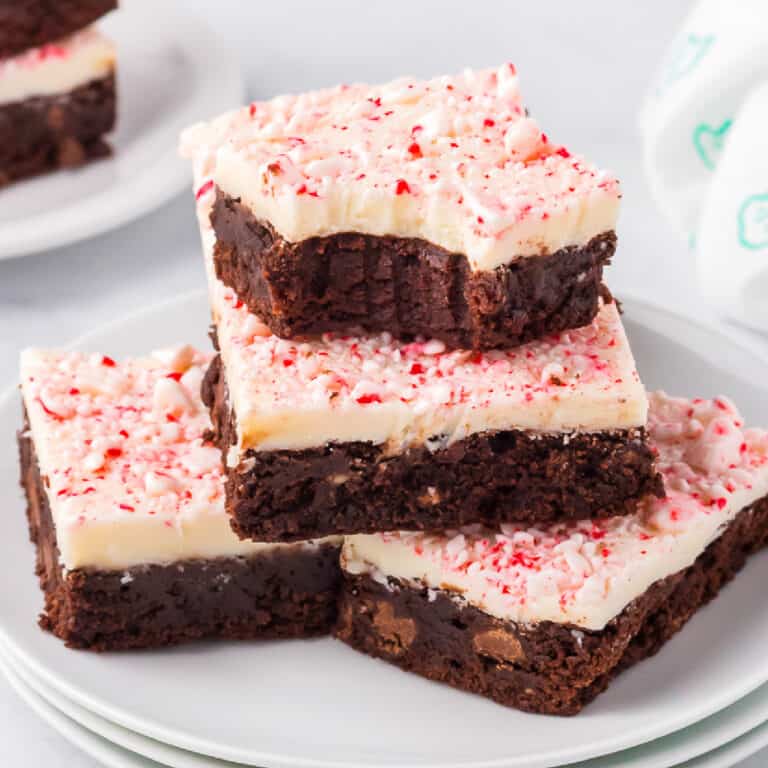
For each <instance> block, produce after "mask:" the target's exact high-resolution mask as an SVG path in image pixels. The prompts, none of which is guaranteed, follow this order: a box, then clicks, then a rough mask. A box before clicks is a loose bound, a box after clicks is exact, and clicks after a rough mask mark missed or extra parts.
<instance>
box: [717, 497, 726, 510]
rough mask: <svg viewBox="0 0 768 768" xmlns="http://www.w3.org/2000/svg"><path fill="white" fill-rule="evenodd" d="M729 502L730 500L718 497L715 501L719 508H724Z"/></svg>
mask: <svg viewBox="0 0 768 768" xmlns="http://www.w3.org/2000/svg"><path fill="white" fill-rule="evenodd" d="M727 503H728V501H727V500H726V499H722V498H720V499H717V501H715V504H717V508H718V509H722V508H723V507H724V506H725V505H726V504H727Z"/></svg>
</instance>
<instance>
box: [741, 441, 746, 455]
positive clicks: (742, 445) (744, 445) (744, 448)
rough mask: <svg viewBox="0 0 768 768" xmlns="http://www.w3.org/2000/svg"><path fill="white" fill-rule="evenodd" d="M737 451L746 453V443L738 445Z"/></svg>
mask: <svg viewBox="0 0 768 768" xmlns="http://www.w3.org/2000/svg"><path fill="white" fill-rule="evenodd" d="M739 452H740V453H746V452H747V444H746V443H742V444H741V445H740V446H739Z"/></svg>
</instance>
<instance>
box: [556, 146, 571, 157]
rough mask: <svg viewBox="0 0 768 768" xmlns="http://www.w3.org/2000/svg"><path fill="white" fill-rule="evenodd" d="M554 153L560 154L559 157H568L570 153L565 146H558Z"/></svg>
mask: <svg viewBox="0 0 768 768" xmlns="http://www.w3.org/2000/svg"><path fill="white" fill-rule="evenodd" d="M555 154H557V155H560V157H565V158H568V157H570V156H571V153H570V152H569V151H568V150H567V149H566V148H565V147H560V149H558V150H557V152H556V153H555Z"/></svg>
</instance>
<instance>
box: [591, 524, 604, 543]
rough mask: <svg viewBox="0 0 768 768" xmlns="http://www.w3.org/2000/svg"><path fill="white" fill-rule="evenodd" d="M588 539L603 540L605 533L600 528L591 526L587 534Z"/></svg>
mask: <svg viewBox="0 0 768 768" xmlns="http://www.w3.org/2000/svg"><path fill="white" fill-rule="evenodd" d="M589 537H590V538H591V539H593V540H594V541H600V539H603V538H605V531H604V530H603V529H602V528H598V527H597V526H596V525H593V526H592V530H591V531H590V532H589Z"/></svg>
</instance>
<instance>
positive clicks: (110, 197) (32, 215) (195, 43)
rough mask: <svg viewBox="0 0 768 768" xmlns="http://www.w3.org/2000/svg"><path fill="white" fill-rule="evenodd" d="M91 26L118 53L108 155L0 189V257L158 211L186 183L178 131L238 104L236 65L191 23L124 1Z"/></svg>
mask: <svg viewBox="0 0 768 768" xmlns="http://www.w3.org/2000/svg"><path fill="white" fill-rule="evenodd" d="M99 26H100V28H102V29H103V30H104V32H105V33H106V34H107V35H108V36H109V37H111V38H112V39H113V40H114V41H115V42H116V45H117V90H118V123H117V130H116V131H115V133H114V135H113V136H112V137H111V138H110V144H111V145H112V147H113V149H114V155H113V156H112V157H110V158H108V159H106V160H103V161H100V162H96V163H92V164H89V165H86V166H85V167H83V168H81V169H78V170H74V171H62V172H58V173H53V174H45V175H42V176H39V177H37V178H34V179H31V180H28V181H24V182H21V183H18V184H14V185H12V186H10V187H8V188H6V189H2V190H0V259H4V258H10V257H13V256H19V255H22V254H25V253H31V252H34V251H40V250H43V249H45V248H54V247H57V246H61V245H63V244H67V243H72V242H75V241H78V240H81V239H82V238H84V237H89V236H91V235H95V234H98V233H100V232H105V231H107V230H109V229H111V228H112V227H117V226H120V225H121V224H123V223H125V222H127V221H130V220H132V219H134V218H137V217H138V216H141V215H143V214H145V213H147V212H148V211H151V210H153V209H155V208H157V207H158V206H159V205H162V204H163V203H164V202H166V201H167V200H168V199H170V198H171V197H173V196H174V195H177V194H178V193H179V192H181V191H182V190H183V189H185V188H186V187H187V185H188V184H189V183H190V181H189V180H190V178H191V174H190V171H189V168H188V167H186V165H187V164H186V163H184V162H182V161H181V160H180V159H179V158H178V156H177V151H176V145H177V142H178V135H179V132H180V131H181V130H182V129H183V128H185V127H186V126H187V125H188V124H189V123H190V122H192V121H194V120H196V119H197V118H198V116H199V115H200V114H201V113H203V114H205V113H207V112H208V111H210V110H213V111H222V110H225V109H229V108H231V107H232V106H233V105H236V104H237V103H238V102H239V101H240V100H241V98H242V96H241V94H242V92H243V91H242V80H241V75H240V72H239V70H238V64H237V61H236V59H235V58H234V57H233V56H232V55H231V54H230V52H229V50H228V49H227V47H226V46H225V45H224V44H223V43H221V42H220V41H218V40H216V39H212V38H211V34H210V28H209V27H208V26H207V25H206V24H204V23H202V22H200V21H198V20H196V18H195V17H193V16H188V15H186V14H183V13H181V12H180V11H179V10H178V9H174V8H173V6H171V7H170V9H168V8H165V9H163V8H160V7H158V5H157V4H151V5H150V4H149V3H148V2H147V0H128V2H126V3H125V7H123V8H121V9H120V10H119V11H117V12H115V13H113V14H110V15H109V16H108V17H106V18H105V19H104V21H103V22H101V23H100V25H99ZM147 30H151V31H152V34H146V32H147ZM203 51H204V52H205V55H204V56H201V52H203Z"/></svg>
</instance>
